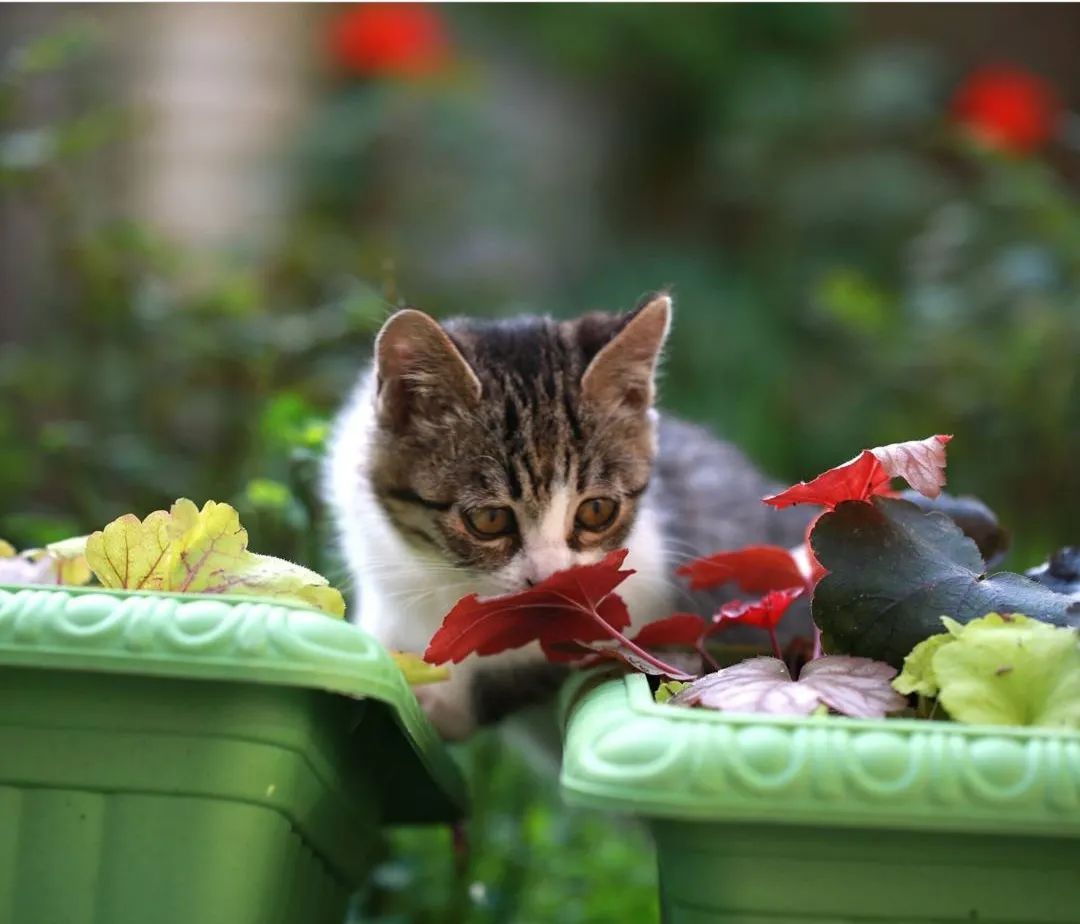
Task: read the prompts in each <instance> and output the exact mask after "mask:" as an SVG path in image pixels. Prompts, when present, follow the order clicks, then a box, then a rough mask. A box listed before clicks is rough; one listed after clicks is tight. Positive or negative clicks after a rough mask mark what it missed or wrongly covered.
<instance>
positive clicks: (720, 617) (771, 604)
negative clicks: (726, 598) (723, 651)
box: [713, 587, 803, 632]
mask: <svg viewBox="0 0 1080 924" xmlns="http://www.w3.org/2000/svg"><path fill="white" fill-rule="evenodd" d="M802 593H803V588H802V587H790V588H788V589H787V590H772V591H769V593H767V594H766V595H765V596H764V597H762V598H761V599H760V600H754V601H751V602H750V603H743V602H742V601H741V600H732V601H731V602H730V603H725V604H724V605H723V606H722V607H720V610H719V612H718V613H717V614H716V615H715V616H713V622H715V623H716V624H717V625H724V624H730V623H738V624H740V625H743V626H754V627H755V628H758V629H766V630H768V631H769V632H772V631H774V630H775V629H776V627H777V625H778V624H779V622H780V620H781V619H783V618H784V614H785V613H786V612H787V611H788V607H790V606H791V604H792V603H794V602H795V600H797V599H798V598H799V597H801V596H802Z"/></svg>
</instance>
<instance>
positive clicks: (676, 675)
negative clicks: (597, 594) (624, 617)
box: [586, 607, 688, 680]
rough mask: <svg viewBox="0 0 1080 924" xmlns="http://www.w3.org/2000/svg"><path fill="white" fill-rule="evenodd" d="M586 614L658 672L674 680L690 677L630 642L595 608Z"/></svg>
mask: <svg viewBox="0 0 1080 924" xmlns="http://www.w3.org/2000/svg"><path fill="white" fill-rule="evenodd" d="M586 612H588V614H589V615H590V616H591V617H592V618H593V620H594V621H595V622H596V624H597V625H599V626H600V627H601V628H603V630H604V631H605V632H607V634H608V635H610V636H611V637H612V638H613V639H615V641H617V642H618V643H619V644H620V645H625V646H626V647H627V648H629V649H630V650H631V651H632V652H633V653H634V654H636V655H637V656H638V657H639V658H641V660H643V661H644V662H645V663H647V664H651V665H652V666H653V667H655V668H656V669H657V670H658V671H663V673H664V674H665V675H666V676H668V677H671V678H672V679H674V680H679V679H682V678H684V677H688V674H687V673H686V671H681V670H679V669H678V668H677V667H672V666H671V665H670V664H668V663H666V662H664V661H661V660H660V659H659V658H658V657H656V655H653V654H650V653H649V652H648V651H646V650H645V649H644V648H642V647H641V646H640V645H637V644H635V643H634V642H632V641H630V639H628V638H627V637H626V636H625V635H623V634H622V633H621V632H620V631H619V630H618V629H616V628H615V627H614V626H613V625H612V624H611V623H609V622H607V621H606V620H605V619H604V618H603V617H601V615H600V614H599V613H598V612H597V611H596V608H595V607H591V608H589V609H588V610H586Z"/></svg>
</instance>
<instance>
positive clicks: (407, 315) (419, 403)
mask: <svg viewBox="0 0 1080 924" xmlns="http://www.w3.org/2000/svg"><path fill="white" fill-rule="evenodd" d="M375 375H376V388H377V398H376V401H377V408H378V417H379V422H380V423H383V424H386V425H387V426H390V427H392V428H393V429H395V430H400V429H402V428H403V427H405V426H406V425H407V424H408V422H409V420H410V419H411V418H412V417H413V416H414V415H416V414H417V413H423V412H424V411H425V410H427V411H431V410H433V409H435V408H445V407H446V406H447V405H448V404H453V403H455V402H457V403H463V404H470V405H471V404H474V403H476V402H477V401H478V400H479V399H480V393H481V390H482V387H481V385H480V380H479V379H478V378H477V377H476V373H475V372H473V371H472V369H471V368H470V366H469V364H468V363H467V362H466V361H465V357H464V356H462V355H461V351H460V350H459V349H458V348H457V346H455V345H454V342H453V341H452V340H451V339H450V337H449V336H448V335H447V333H446V331H444V330H443V329H442V328H441V327H440V326H439V324H438V322H437V321H435V320H434V319H433V318H431V317H428V315H426V314H424V312H422V311H417V310H415V309H414V308H406V309H404V310H403V311H399V312H398V313H397V314H395V315H393V316H392V317H391V318H390V319H389V320H388V321H387V322H386V323H385V324H384V325H383V328H382V330H381V331H379V335H378V337H376V338H375Z"/></svg>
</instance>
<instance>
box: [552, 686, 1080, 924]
mask: <svg viewBox="0 0 1080 924" xmlns="http://www.w3.org/2000/svg"><path fill="white" fill-rule="evenodd" d="M585 682H587V680H586V681H578V682H577V684H576V689H575V688H574V687H573V686H572V687H571V688H569V689H568V690H567V699H566V701H567V703H568V705H567V708H566V734H565V739H566V741H565V747H566V752H565V756H564V762H563V771H562V789H563V793H564V795H565V797H566V798H567V800H569V801H570V802H572V803H575V804H579V805H585V806H592V807H596V808H603V809H609V810H613V811H619V812H629V813H634V814H636V815H640V816H642V817H643V818H645V819H646V820H647V822H648V824H649V826H650V828H651V829H652V831H653V833H654V835H655V840H656V849H657V855H658V858H659V866H660V889H661V906H662V908H663V915H664V921H665V922H668V924H704V922H720V921H722V922H728V924H733V922H738V924H751V922H752V924H787V922H795V921H814V922H819V924H821V922H892V924H900V922H903V924H914V922H935V924H945V922H961V921H963V922H972V921H978V922H995V924H1004V922H1010V924H1051V922H1053V924H1065V922H1071V924H1075V922H1077V921H1080V735H1078V734H1072V733H1067V732H1062V733H1057V732H1053V731H1049V730H1032V729H1009V728H1000V727H989V726H981V727H977V726H963V725H957V724H952V723H946V722H925V721H916V720H899V719H897V720H888V721H857V720H853V719H844V718H836V717H821V718H782V717H775V716H739V715H725V714H721V713H717V712H709V711H706V710H699V709H684V708H679V707H673V706H666V705H660V704H657V703H655V702H653V699H652V695H651V693H650V690H649V686H648V683H647V681H646V679H645V678H644V677H643V676H633V677H628V678H625V679H618V680H607V681H605V682H603V683H601V684H599V685H597V686H595V687H594V688H592V689H585V691H584V692H583V693H582V692H581V690H582V689H584V688H583V686H582V683H585Z"/></svg>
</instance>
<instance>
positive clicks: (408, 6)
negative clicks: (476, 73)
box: [328, 3, 450, 77]
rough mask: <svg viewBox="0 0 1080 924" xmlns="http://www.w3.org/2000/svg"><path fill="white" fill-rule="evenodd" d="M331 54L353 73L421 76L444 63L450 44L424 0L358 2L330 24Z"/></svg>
mask: <svg viewBox="0 0 1080 924" xmlns="http://www.w3.org/2000/svg"><path fill="white" fill-rule="evenodd" d="M328 46H329V51H330V55H331V57H332V58H333V59H334V61H335V62H336V63H337V64H338V66H339V67H341V68H342V69H344V70H345V71H347V72H349V73H351V74H363V75H367V76H396V77H418V76H423V75H425V74H430V73H432V72H433V71H436V70H438V69H439V68H440V67H441V66H442V65H443V64H445V62H446V60H447V58H448V57H449V51H450V43H449V40H448V38H447V34H446V27H445V24H444V23H443V21H442V18H441V17H440V16H439V15H438V14H437V13H436V12H435V9H434V8H433V7H431V6H428V5H427V4H424V3H358V4H356V5H354V6H350V7H349V8H348V9H347V10H345V12H343V13H342V14H341V15H340V16H338V17H337V18H336V19H335V20H334V21H333V22H332V23H331V24H330V31H329V34H328Z"/></svg>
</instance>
